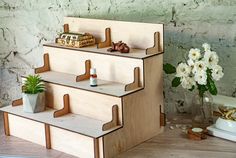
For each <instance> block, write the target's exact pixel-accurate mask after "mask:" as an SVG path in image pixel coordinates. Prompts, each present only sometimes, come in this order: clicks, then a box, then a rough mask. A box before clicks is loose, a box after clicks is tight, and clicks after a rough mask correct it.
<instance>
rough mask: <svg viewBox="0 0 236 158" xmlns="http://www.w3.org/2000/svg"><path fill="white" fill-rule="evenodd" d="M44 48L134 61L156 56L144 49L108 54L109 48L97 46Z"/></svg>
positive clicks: (52, 44) (54, 44) (55, 45)
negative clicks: (126, 58) (133, 59)
mask: <svg viewBox="0 0 236 158" xmlns="http://www.w3.org/2000/svg"><path fill="white" fill-rule="evenodd" d="M44 46H46V47H56V48H62V49H70V50H77V51H85V52H88V53H98V54H105V55H113V56H121V57H128V58H136V59H145V58H147V57H150V56H153V55H158V54H149V55H147V54H146V50H145V49H133V48H131V49H130V52H129V53H120V52H118V51H115V52H108V51H107V49H108V48H110V47H106V48H99V49H98V48H97V45H93V46H87V47H82V48H74V47H66V46H61V45H59V44H57V43H49V44H44Z"/></svg>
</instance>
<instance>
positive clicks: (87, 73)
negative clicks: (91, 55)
mask: <svg viewBox="0 0 236 158" xmlns="http://www.w3.org/2000/svg"><path fill="white" fill-rule="evenodd" d="M90 69H91V61H90V60H86V61H85V73H84V74H83V75H79V76H77V77H76V82H79V81H83V80H88V79H89V77H90Z"/></svg>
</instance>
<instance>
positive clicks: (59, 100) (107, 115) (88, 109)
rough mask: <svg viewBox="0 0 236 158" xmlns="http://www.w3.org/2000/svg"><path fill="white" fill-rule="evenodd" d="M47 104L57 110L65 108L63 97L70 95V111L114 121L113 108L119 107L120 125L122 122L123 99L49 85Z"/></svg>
mask: <svg viewBox="0 0 236 158" xmlns="http://www.w3.org/2000/svg"><path fill="white" fill-rule="evenodd" d="M46 86H47V91H46V98H47V104H48V105H50V107H53V108H55V109H62V108H63V95H64V94H69V96H70V99H69V102H70V111H71V112H72V113H75V114H81V115H84V116H88V117H91V118H94V119H98V120H102V121H107V122H109V121H111V120H112V106H113V105H118V110H119V123H121V122H122V106H121V98H117V97H112V96H107V95H103V94H99V93H93V92H89V91H83V90H80V89H75V88H70V87H65V86H60V85H56V84H50V83H47V84H46Z"/></svg>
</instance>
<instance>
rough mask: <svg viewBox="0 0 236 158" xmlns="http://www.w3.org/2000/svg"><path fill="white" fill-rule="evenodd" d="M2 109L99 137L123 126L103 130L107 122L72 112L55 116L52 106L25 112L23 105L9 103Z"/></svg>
mask: <svg viewBox="0 0 236 158" xmlns="http://www.w3.org/2000/svg"><path fill="white" fill-rule="evenodd" d="M0 110H1V111H4V112H8V113H10V114H13V115H17V116H20V117H23V118H27V119H30V120H34V121H37V122H42V123H47V124H49V125H52V126H55V127H58V128H62V129H65V130H68V131H72V132H76V133H79V134H82V135H85V136H88V137H92V138H99V137H101V136H104V135H106V134H108V133H110V132H112V131H114V130H117V129H119V128H121V127H122V126H116V127H114V128H112V129H110V130H106V131H103V130H102V126H103V124H104V123H107V122H104V121H100V120H96V119H92V118H89V117H86V116H82V115H78V114H72V113H70V114H67V115H64V116H61V117H58V118H54V117H53V113H54V112H55V111H56V110H54V109H50V108H47V110H46V111H44V112H40V113H25V112H24V111H23V106H22V105H21V106H16V107H12V106H11V105H9V106H6V107H3V108H0Z"/></svg>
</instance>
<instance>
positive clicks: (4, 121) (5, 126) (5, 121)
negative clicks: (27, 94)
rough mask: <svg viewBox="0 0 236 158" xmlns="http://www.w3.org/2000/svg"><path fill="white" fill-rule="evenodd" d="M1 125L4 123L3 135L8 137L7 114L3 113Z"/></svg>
mask: <svg viewBox="0 0 236 158" xmlns="http://www.w3.org/2000/svg"><path fill="white" fill-rule="evenodd" d="M3 123H4V132H5V135H6V136H10V128H9V119H8V113H7V112H3Z"/></svg>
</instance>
